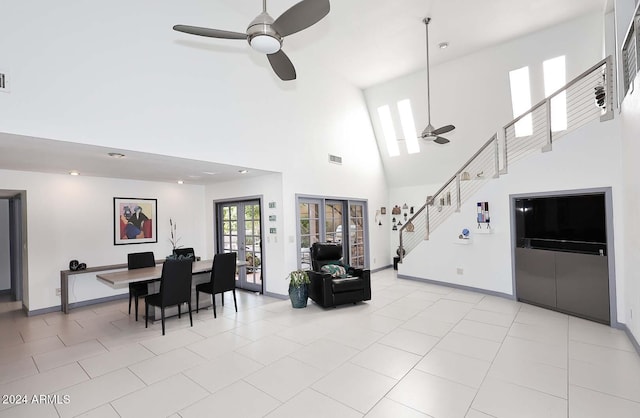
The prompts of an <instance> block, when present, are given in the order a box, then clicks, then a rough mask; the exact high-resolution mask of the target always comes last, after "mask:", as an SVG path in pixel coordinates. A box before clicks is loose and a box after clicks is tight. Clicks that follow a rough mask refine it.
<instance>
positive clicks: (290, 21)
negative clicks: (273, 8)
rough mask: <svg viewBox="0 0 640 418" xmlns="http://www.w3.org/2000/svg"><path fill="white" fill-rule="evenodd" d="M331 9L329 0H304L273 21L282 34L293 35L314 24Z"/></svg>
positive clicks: (277, 30)
mask: <svg viewBox="0 0 640 418" xmlns="http://www.w3.org/2000/svg"><path fill="white" fill-rule="evenodd" d="M329 10H330V5H329V0H302V1H301V2H300V3H297V4H294V5H293V6H291V8H289V10H287V11H286V12H284V13H283V14H281V15H280V17H278V18H277V19H276V20H275V22H273V25H272V26H273V27H274V28H275V30H276V32H278V34H279V35H280V36H287V35H291V34H293V33H296V32H300V31H301V30H303V29H306V28H308V27H309V26H312V25H314V24H315V23H317V22H318V21H320V20H321V19H322V18H323V17H325V16H326V15H327V14H328V13H329Z"/></svg>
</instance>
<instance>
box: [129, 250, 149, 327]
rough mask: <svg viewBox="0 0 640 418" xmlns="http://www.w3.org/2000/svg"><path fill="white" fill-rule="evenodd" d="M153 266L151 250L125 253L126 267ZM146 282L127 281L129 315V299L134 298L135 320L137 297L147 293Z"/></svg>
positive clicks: (132, 268) (131, 268)
mask: <svg viewBox="0 0 640 418" xmlns="http://www.w3.org/2000/svg"><path fill="white" fill-rule="evenodd" d="M155 266H156V259H155V257H154V256H153V251H147V252H143V253H131V254H128V255H127V267H128V268H129V270H135V269H141V268H145V267H155ZM148 284H149V282H139V283H129V315H131V299H133V298H135V300H136V304H135V307H136V321H137V320H138V298H141V297H143V296H146V295H148V294H149V290H148V286H147V285H148Z"/></svg>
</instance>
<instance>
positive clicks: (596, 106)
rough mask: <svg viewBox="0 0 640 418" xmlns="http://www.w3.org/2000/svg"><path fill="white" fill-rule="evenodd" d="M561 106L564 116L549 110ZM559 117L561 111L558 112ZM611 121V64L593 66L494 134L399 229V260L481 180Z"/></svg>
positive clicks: (478, 186) (608, 60) (480, 184)
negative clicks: (595, 124)
mask: <svg viewBox="0 0 640 418" xmlns="http://www.w3.org/2000/svg"><path fill="white" fill-rule="evenodd" d="M563 107H564V108H566V121H565V120H564V117H554V116H553V115H554V110H556V109H557V108H560V109H562V108H563ZM562 113H564V112H562ZM595 119H600V121H606V120H610V119H613V61H612V58H611V56H609V57H607V58H605V59H603V60H602V61H600V62H598V63H597V64H596V65H594V66H593V67H591V68H589V69H588V70H587V71H585V72H584V73H582V74H580V75H579V76H578V77H576V78H575V79H573V80H571V81H570V82H569V83H567V84H566V85H565V86H563V87H562V88H560V89H559V90H557V91H556V92H554V93H553V94H551V95H549V97H547V98H546V99H544V100H542V101H541V102H539V103H537V104H536V105H534V106H533V107H532V108H531V109H529V110H528V111H527V112H525V113H524V114H522V115H520V116H519V117H517V118H516V119H514V120H512V121H511V122H509V123H508V124H507V125H506V126H505V127H504V128H502V130H500V131H499V132H497V133H495V134H494V135H493V136H492V137H491V138H490V139H489V140H488V141H487V142H485V144H484V145H482V146H481V147H480V149H479V150H478V151H476V153H475V154H473V156H472V157H471V158H469V160H468V161H467V162H466V163H464V164H463V165H462V167H460V169H459V170H458V171H456V172H455V174H454V175H453V176H451V178H450V179H449V180H447V181H446V182H445V184H444V185H443V186H442V187H441V188H440V189H439V190H438V191H437V192H436V193H435V194H434V195H433V196H428V197H427V199H426V202H425V204H424V205H423V206H422V207H420V209H418V210H417V211H416V212H415V214H414V215H413V216H412V217H411V218H410V219H409V220H408V221H407V222H405V224H404V225H402V227H401V228H400V231H399V232H400V251H399V255H400V262H402V259H403V258H404V257H406V256H407V255H408V254H409V253H410V252H411V251H412V250H413V249H414V248H415V247H417V246H418V245H419V244H420V242H422V241H424V240H428V239H429V235H430V234H431V233H432V232H433V231H434V230H435V229H436V228H438V227H439V226H440V225H442V223H443V222H444V221H446V220H447V219H448V218H449V217H450V216H451V215H452V214H453V213H455V212H459V211H460V207H461V206H462V204H463V203H465V202H466V201H468V200H469V199H470V198H471V197H472V196H473V195H474V194H475V193H476V192H477V191H478V190H480V189H481V188H482V187H483V186H484V185H485V184H486V182H488V181H490V180H491V179H495V178H497V177H499V176H501V175H505V174H507V173H508V168H509V165H511V164H513V163H515V162H516V161H518V160H520V159H522V158H525V157H527V156H528V155H530V154H532V153H537V152H550V151H552V149H553V143H554V142H555V141H558V140H559V139H561V138H562V137H563V136H565V135H566V134H567V133H569V132H572V131H574V130H576V129H578V128H580V127H581V126H583V125H585V124H587V123H589V122H591V121H593V120H595Z"/></svg>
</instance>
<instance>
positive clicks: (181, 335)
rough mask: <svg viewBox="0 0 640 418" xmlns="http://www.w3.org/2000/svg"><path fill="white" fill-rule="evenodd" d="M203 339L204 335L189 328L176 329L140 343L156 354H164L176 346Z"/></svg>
mask: <svg viewBox="0 0 640 418" xmlns="http://www.w3.org/2000/svg"><path fill="white" fill-rule="evenodd" d="M203 339H204V337H203V336H202V335H200V334H196V333H195V332H193V331H191V328H189V329H180V330H176V331H173V332H171V333H167V334H165V335H158V336H155V337H153V338H150V339H148V340H144V341H141V342H140V344H142V345H143V346H145V347H146V348H147V349H148V350H149V351H151V352H153V353H154V354H162V353H166V352H168V351H171V350H175V349H176V348H180V347H184V346H186V345H190V344H193V343H195V342H197V341H201V340H203Z"/></svg>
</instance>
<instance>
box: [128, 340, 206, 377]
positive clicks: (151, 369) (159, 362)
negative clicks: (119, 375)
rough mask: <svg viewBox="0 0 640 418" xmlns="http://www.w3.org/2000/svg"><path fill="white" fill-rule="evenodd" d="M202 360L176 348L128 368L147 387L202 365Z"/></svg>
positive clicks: (183, 349)
mask: <svg viewBox="0 0 640 418" xmlns="http://www.w3.org/2000/svg"><path fill="white" fill-rule="evenodd" d="M204 361H205V360H204V359H203V358H202V357H200V356H199V355H197V354H195V353H194V352H192V351H189V350H187V349H185V348H178V349H176V350H173V351H169V352H168V353H164V354H160V355H159V356H156V357H152V358H150V359H148V360H144V361H141V362H140V363H136V364H134V365H131V366H129V369H130V370H131V371H132V372H134V373H135V374H136V375H137V376H138V377H139V378H140V379H142V380H143V381H144V382H145V383H146V384H147V385H150V384H152V383H155V382H158V381H160V380H163V379H166V378H168V377H169V376H173V375H175V374H178V373H180V372H182V371H184V370H187V369H191V368H193V367H195V366H197V365H198V364H202V363H204Z"/></svg>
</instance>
